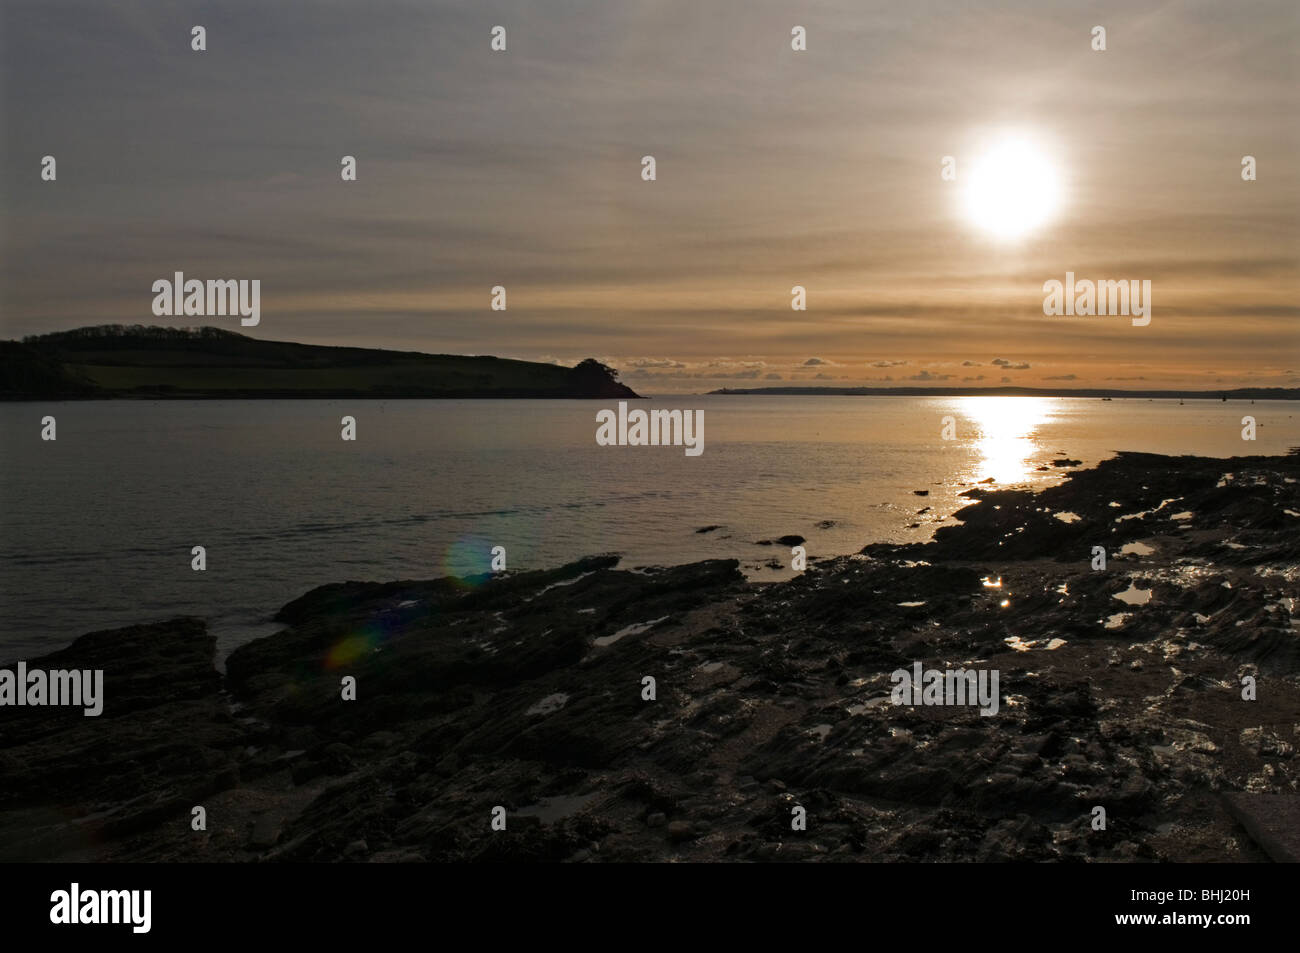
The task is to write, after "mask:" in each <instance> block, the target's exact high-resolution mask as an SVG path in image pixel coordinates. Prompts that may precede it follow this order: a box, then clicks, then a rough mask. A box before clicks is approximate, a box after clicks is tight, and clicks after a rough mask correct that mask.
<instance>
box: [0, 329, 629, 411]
mask: <svg viewBox="0 0 1300 953" xmlns="http://www.w3.org/2000/svg"><path fill="white" fill-rule="evenodd" d="M637 396H638V395H637V394H636V393H635V392H633V391H632V390H631V389H630V388H628V387H627V386H625V385H624V384H621V383H619V381H618V372H617V371H615V370H614V369H612V368H609V367H606V366H605V365H604V364H601V363H600V362H599V361H596V360H593V359H590V358H589V359H587V360H585V361H583V362H582V363H581V364H579V365H577V366H576V367H562V366H559V365H555V364H539V363H534V362H531V361H514V360H506V359H502V358H496V357H464V356H460V355H454V354H421V353H419V352H416V351H386V350H380V349H376V348H360V347H323V346H320V345H315V344H296V343H293V342H290V341H263V340H260V339H257V338H250V337H247V336H245V335H243V334H238V333H235V332H233V331H226V330H223V329H220V328H211V327H205V328H197V329H185V328H163V327H145V326H142V325H134V326H123V325H101V326H98V327H88V328H78V329H76V330H73V331H58V332H55V333H52V334H42V335H38V336H34V337H28V338H24V339H23V341H22V342H21V343H19V342H17V341H4V342H0V399H6V400H35V399H71V398H87V397H90V398H110V397H149V398H159V397H174V398H202V397H579V398H635V397H637Z"/></svg>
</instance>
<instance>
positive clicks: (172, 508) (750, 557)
mask: <svg viewBox="0 0 1300 953" xmlns="http://www.w3.org/2000/svg"><path fill="white" fill-rule="evenodd" d="M629 406H630V407H631V408H642V409H650V408H659V409H681V410H692V411H694V410H702V411H703V422H704V428H703V447H704V450H703V452H702V453H701V454H699V455H698V456H691V455H688V454H686V453H685V448H684V447H682V446H599V445H597V443H596V440H595V435H596V430H597V426H598V424H597V420H596V414H597V412H598V411H599V410H601V409H612V410H616V409H617V401H600V400H594V401H593V400H351V399H347V400H200V401H180V400H177V401H144V400H114V401H72V402H30V403H6V404H0V454H2V456H0V662H5V661H9V660H17V659H20V658H28V657H31V656H33V655H37V654H41V653H45V652H49V651H52V650H54V649H57V648H60V647H62V646H64V645H67V644H68V643H70V642H71V641H72V640H73V639H74V638H76V637H77V636H79V635H81V634H83V633H86V632H91V631H97V630H102V629H109V628H116V627H120V626H126V625H132V624H136V623H142V622H151V621H158V620H164V619H168V618H172V617H175V616H179V615H190V616H198V617H200V618H202V619H204V620H206V621H207V623H208V626H209V629H210V631H212V632H214V633H215V634H216V635H217V639H218V654H219V656H221V657H224V655H225V654H227V653H228V652H229V651H230V650H232V649H233V648H234V647H236V646H238V645H239V644H242V643H243V642H246V641H248V640H250V639H253V638H256V637H259V636H262V635H267V634H271V633H273V632H275V631H276V630H277V628H278V627H277V626H276V625H275V624H273V623H272V622H271V621H270V620H271V617H272V616H273V615H274V613H275V612H276V610H277V609H278V608H279V607H280V606H282V605H283V604H285V603H286V602H288V601H290V600H292V599H295V598H297V597H298V596H300V595H302V594H303V593H305V592H307V591H308V590H310V589H312V588H313V587H316V586H320V585H323V584H326V583H333V582H342V581H346V580H373V581H388V580H395V579H431V578H435V577H438V576H445V575H458V576H462V575H466V574H472V573H481V572H487V571H489V570H490V569H491V567H492V558H493V555H492V553H493V549H494V548H495V547H503V548H504V550H505V553H504V559H505V564H506V569H507V570H512V571H513V570H529V569H538V568H551V567H556V566H560V565H562V564H564V563H566V562H569V561H571V560H573V559H576V558H578V557H581V556H586V555H591V554H595V553H619V554H621V556H622V557H623V562H622V566H624V567H625V568H637V567H646V566H655V565H673V564H679V563H685V562H691V561H695V560H701V559H736V560H739V562H740V565H741V567H742V569H743V570H744V571H745V573H746V574H747V575H748V576H750V577H751V578H753V579H756V580H764V579H772V580H775V579H780V578H784V577H788V576H789V575H790V574H791V569H790V562H791V549H790V545H788V544H782V543H780V542H774V541H775V540H777V539H778V537H782V536H788V535H795V536H802V537H804V538H805V540H806V542H804V543H803V544H802V545H803V546H804V547H805V549H806V551H807V554H808V557H809V558H810V560H812V561H815V560H816V559H819V558H826V557H831V556H837V555H843V554H847V553H855V552H858V551H859V550H860V549H862V547H863V546H865V545H867V544H868V543H872V542H881V541H892V542H903V541H923V540H925V539H928V538H929V537H930V535H931V534H932V533H933V532H934V530H935V529H936V528H937V527H939V526H943V525H945V523H947V524H949V525H951V523H952V516H953V513H954V512H956V511H957V510H958V509H959V508H960V507H961V506H963V505H965V504H966V502H967V501H965V500H964V499H963V497H962V493H963V492H964V491H965V490H968V489H970V488H971V487H972V486H974V485H977V484H981V483H985V484H987V483H988V482H989V481H991V482H992V484H993V485H997V486H1011V485H1017V486H1029V487H1038V486H1044V485H1047V484H1050V483H1054V482H1057V481H1059V480H1061V479H1063V478H1064V474H1065V473H1067V472H1068V471H1069V469H1070V468H1069V467H1058V466H1054V465H1053V461H1056V460H1063V459H1068V460H1077V461H1079V462H1080V464H1081V465H1082V466H1091V465H1093V464H1096V463H1097V462H1098V461H1100V460H1103V459H1105V458H1107V457H1110V456H1112V455H1114V454H1115V453H1116V452H1119V451H1146V452H1153V453H1162V454H1196V455H1204V456H1223V457H1227V456H1234V455H1236V456H1242V455H1256V454H1280V453H1285V452H1286V451H1287V450H1288V449H1289V448H1291V447H1294V446H1296V445H1298V444H1300V402H1292V401H1258V402H1255V403H1252V402H1250V401H1248V400H1236V401H1233V400H1229V401H1227V402H1223V401H1219V400H1188V401H1186V402H1185V403H1184V402H1180V401H1178V400H1147V399H1136V398H1131V399H1115V400H1110V401H1105V400H1101V399H1082V398H1049V397H947V398H939V397H933V398H931V397H833V396H797V397H796V396H791V397H779V396H757V395H750V396H736V395H708V396H681V397H665V398H660V399H654V400H650V401H634V402H631V403H630V405H629ZM47 416H52V417H54V418H55V436H56V439H54V440H43V439H42V431H43V430H44V429H46V428H45V427H44V426H43V424H42V420H43V418H45V417H47ZM345 416H347V417H352V418H353V419H354V420H355V436H356V439H355V440H350V441H349V440H343V439H342V432H343V430H344V425H343V422H342V421H343V418H344V417H345ZM1245 417H1251V418H1253V419H1254V421H1255V439H1254V440H1253V441H1247V440H1245V439H1243V435H1242V434H1243V429H1244V428H1245V427H1246V426H1247V425H1246V424H1244V423H1243V418H1245ZM765 541H766V542H765ZM196 546H202V547H203V548H204V552H205V560H206V568H205V569H203V570H202V571H198V570H196V569H194V568H193V564H194V560H195V557H194V555H193V552H194V547H196Z"/></svg>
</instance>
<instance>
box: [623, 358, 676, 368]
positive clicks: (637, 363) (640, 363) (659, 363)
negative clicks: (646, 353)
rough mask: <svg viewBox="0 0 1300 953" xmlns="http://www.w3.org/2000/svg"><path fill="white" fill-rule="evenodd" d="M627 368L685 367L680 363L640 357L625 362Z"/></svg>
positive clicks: (664, 359) (665, 359)
mask: <svg viewBox="0 0 1300 953" xmlns="http://www.w3.org/2000/svg"><path fill="white" fill-rule="evenodd" d="M625 363H626V365H627V366H628V367H672V368H678V369H680V368H683V367H685V366H686V365H685V364H683V363H682V362H681V361H670V360H668V359H667V358H658V359H656V358H651V357H640V358H636V359H635V360H630V361H626V362H625Z"/></svg>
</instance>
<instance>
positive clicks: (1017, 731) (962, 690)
mask: <svg viewBox="0 0 1300 953" xmlns="http://www.w3.org/2000/svg"><path fill="white" fill-rule="evenodd" d="M965 496H966V498H968V499H969V501H970V503H969V505H967V506H965V507H964V508H963V509H961V510H960V511H959V512H958V513H957V514H956V516H955V517H953V519H952V520H951V521H950V522H949V523H948V524H946V525H944V526H942V527H940V528H938V529H936V531H935V533H934V537H933V539H932V540H930V541H927V542H922V543H911V544H901V545H895V544H871V545H868V546H866V547H865V548H864V549H863V550H862V551H861V552H860V553H857V554H854V555H850V556H842V557H835V558H828V559H824V560H820V561H816V562H813V561H810V562H809V563H808V567H807V570H806V571H804V572H802V573H800V574H798V575H797V576H796V577H795V578H793V579H790V580H788V581H781V582H750V581H747V580H746V579H745V577H744V575H743V574H742V573H741V571H740V568H739V564H738V563H737V561H735V560H709V561H704V562H697V563H692V564H688V565H680V566H671V567H664V568H654V569H637V570H624V569H621V568H619V562H620V561H619V557H618V556H616V555H593V556H589V557H587V558H585V559H579V560H576V561H574V562H572V563H569V564H568V565H565V566H562V567H559V568H555V569H549V570H538V571H527V572H508V573H501V574H497V575H494V576H479V577H472V578H467V579H457V578H450V577H448V578H441V579H435V580H431V581H399V582H388V583H371V582H346V583H337V584H332V585H327V586H322V587H319V588H317V589H314V590H312V591H310V592H308V593H306V594H305V595H303V596H301V597H300V598H298V599H295V600H294V601H292V602H290V603H288V604H287V605H285V606H284V607H283V608H281V609H280V611H279V612H278V613H277V615H276V617H275V621H276V623H278V624H279V625H281V626H282V629H281V630H280V631H278V632H277V633H276V634H274V635H271V636H268V637H265V638H261V639H257V640H255V641H252V642H249V643H247V644H245V645H242V646H240V647H239V648H238V649H236V650H235V651H234V652H233V653H231V655H230V656H229V657H228V658H227V659H226V665H225V673H224V675H223V674H222V673H221V672H220V671H219V670H218V669H217V667H216V665H215V658H214V656H215V651H216V640H215V637H214V636H213V634H212V633H210V632H209V631H208V628H207V625H206V624H205V622H204V621H203V620H200V619H195V618H178V619H174V620H171V621H167V622H160V623H154V624H149V625H136V626H129V627H126V628H122V629H114V630H108V631H103V632H95V633H91V634H88V635H84V636H82V637H81V638H79V639H77V640H76V641H75V642H74V643H73V644H72V645H70V646H68V647H66V648H63V649H61V650H59V651H57V652H53V653H50V654H47V655H45V656H42V657H40V658H30V659H22V660H18V659H15V660H11V661H7V662H5V663H4V664H3V666H0V667H2V668H4V669H5V670H9V671H16V670H17V664H18V662H20V661H21V662H23V663H24V666H25V667H24V669H23V670H24V671H46V670H48V671H51V672H55V671H58V672H65V671H81V672H96V673H98V672H100V671H102V673H103V676H102V677H103V683H102V689H100V690H98V691H97V692H96V695H97V700H96V702H95V704H96V705H97V706H100V707H101V708H102V710H101V711H100V712H99V713H98V714H97V715H96V717H91V718H87V717H85V712H84V711H83V709H82V708H77V707H73V706H71V705H59V704H50V703H47V702H45V701H38V702H36V703H32V702H31V700H30V699H31V696H28V697H27V699H26V700H25V701H24V703H23V704H21V705H20V704H17V703H15V702H14V701H13V699H10V702H8V703H6V702H5V701H4V699H3V698H0V774H3V776H4V777H5V779H6V784H5V785H4V789H3V791H0V860H7V861H13V860H24V861H51V860H94V861H136V860H140V861H257V860H261V861H274V860H286V861H341V860H346V861H378V862H384V861H486V860H515V861H575V862H581V861H662V860H670V859H683V860H738V861H755V860H759V861H802V860H808V861H817V860H826V861H839V860H847V861H1008V860H1028V861H1079V860H1085V861H1086V860H1094V861H1126V860H1128V861H1260V860H1269V859H1273V860H1287V859H1290V860H1294V859H1297V858H1296V857H1295V856H1294V851H1295V844H1294V842H1293V839H1292V840H1288V838H1287V836H1286V834H1285V830H1286V829H1287V824H1288V823H1289V824H1291V825H1294V823H1295V818H1296V817H1297V814H1296V806H1295V805H1296V802H1297V800H1298V799H1300V798H1298V796H1297V790H1298V789H1300V759H1298V758H1297V757H1296V749H1297V748H1300V691H1298V689H1300V534H1298V533H1297V532H1296V531H1297V529H1300V455H1297V454H1295V453H1293V454H1291V455H1288V456H1271V457H1263V456H1256V457H1234V458H1231V459H1211V458H1204V457H1165V456H1158V455H1154V454H1141V453H1121V454H1119V455H1118V456H1116V457H1114V458H1111V459H1108V460H1105V461H1103V462H1101V463H1100V464H1098V465H1097V466H1096V467H1094V468H1091V469H1086V470H1079V471H1075V472H1072V473H1070V474H1069V475H1068V477H1067V478H1066V479H1065V480H1064V481H1063V482H1061V483H1060V484H1057V485H1053V486H1049V487H1046V488H1043V489H1041V490H1038V491H1030V490H1026V489H996V488H991V487H983V486H977V487H974V488H971V489H969V490H967V491H966V493H965ZM10 681H11V682H13V684H11V685H10V689H11V691H10V694H11V695H12V694H13V693H14V692H17V691H22V690H23V686H19V685H17V684H16V682H14V681H13V679H11V680H10ZM64 694H67V693H64ZM49 697H51V698H53V697H62V696H56V694H54V693H52V694H51V695H50V696H49ZM69 697H71V696H69ZM41 698H42V699H45V698H46V696H45V695H44V694H42V695H41ZM1279 832H1280V833H1279Z"/></svg>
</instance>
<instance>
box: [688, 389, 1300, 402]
mask: <svg viewBox="0 0 1300 953" xmlns="http://www.w3.org/2000/svg"><path fill="white" fill-rule="evenodd" d="M709 393H710V394H722V395H726V396H737V395H744V396H754V397H1097V398H1102V399H1107V398H1109V399H1133V398H1145V399H1148V400H1217V401H1224V400H1300V387H1238V388H1234V389H1232V390H1214V391H1208V390H1103V389H1097V388H1081V389H1077V390H1067V389H1064V388H1054V387H1053V388H1039V387H723V388H720V389H719V390H711V391H709Z"/></svg>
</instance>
